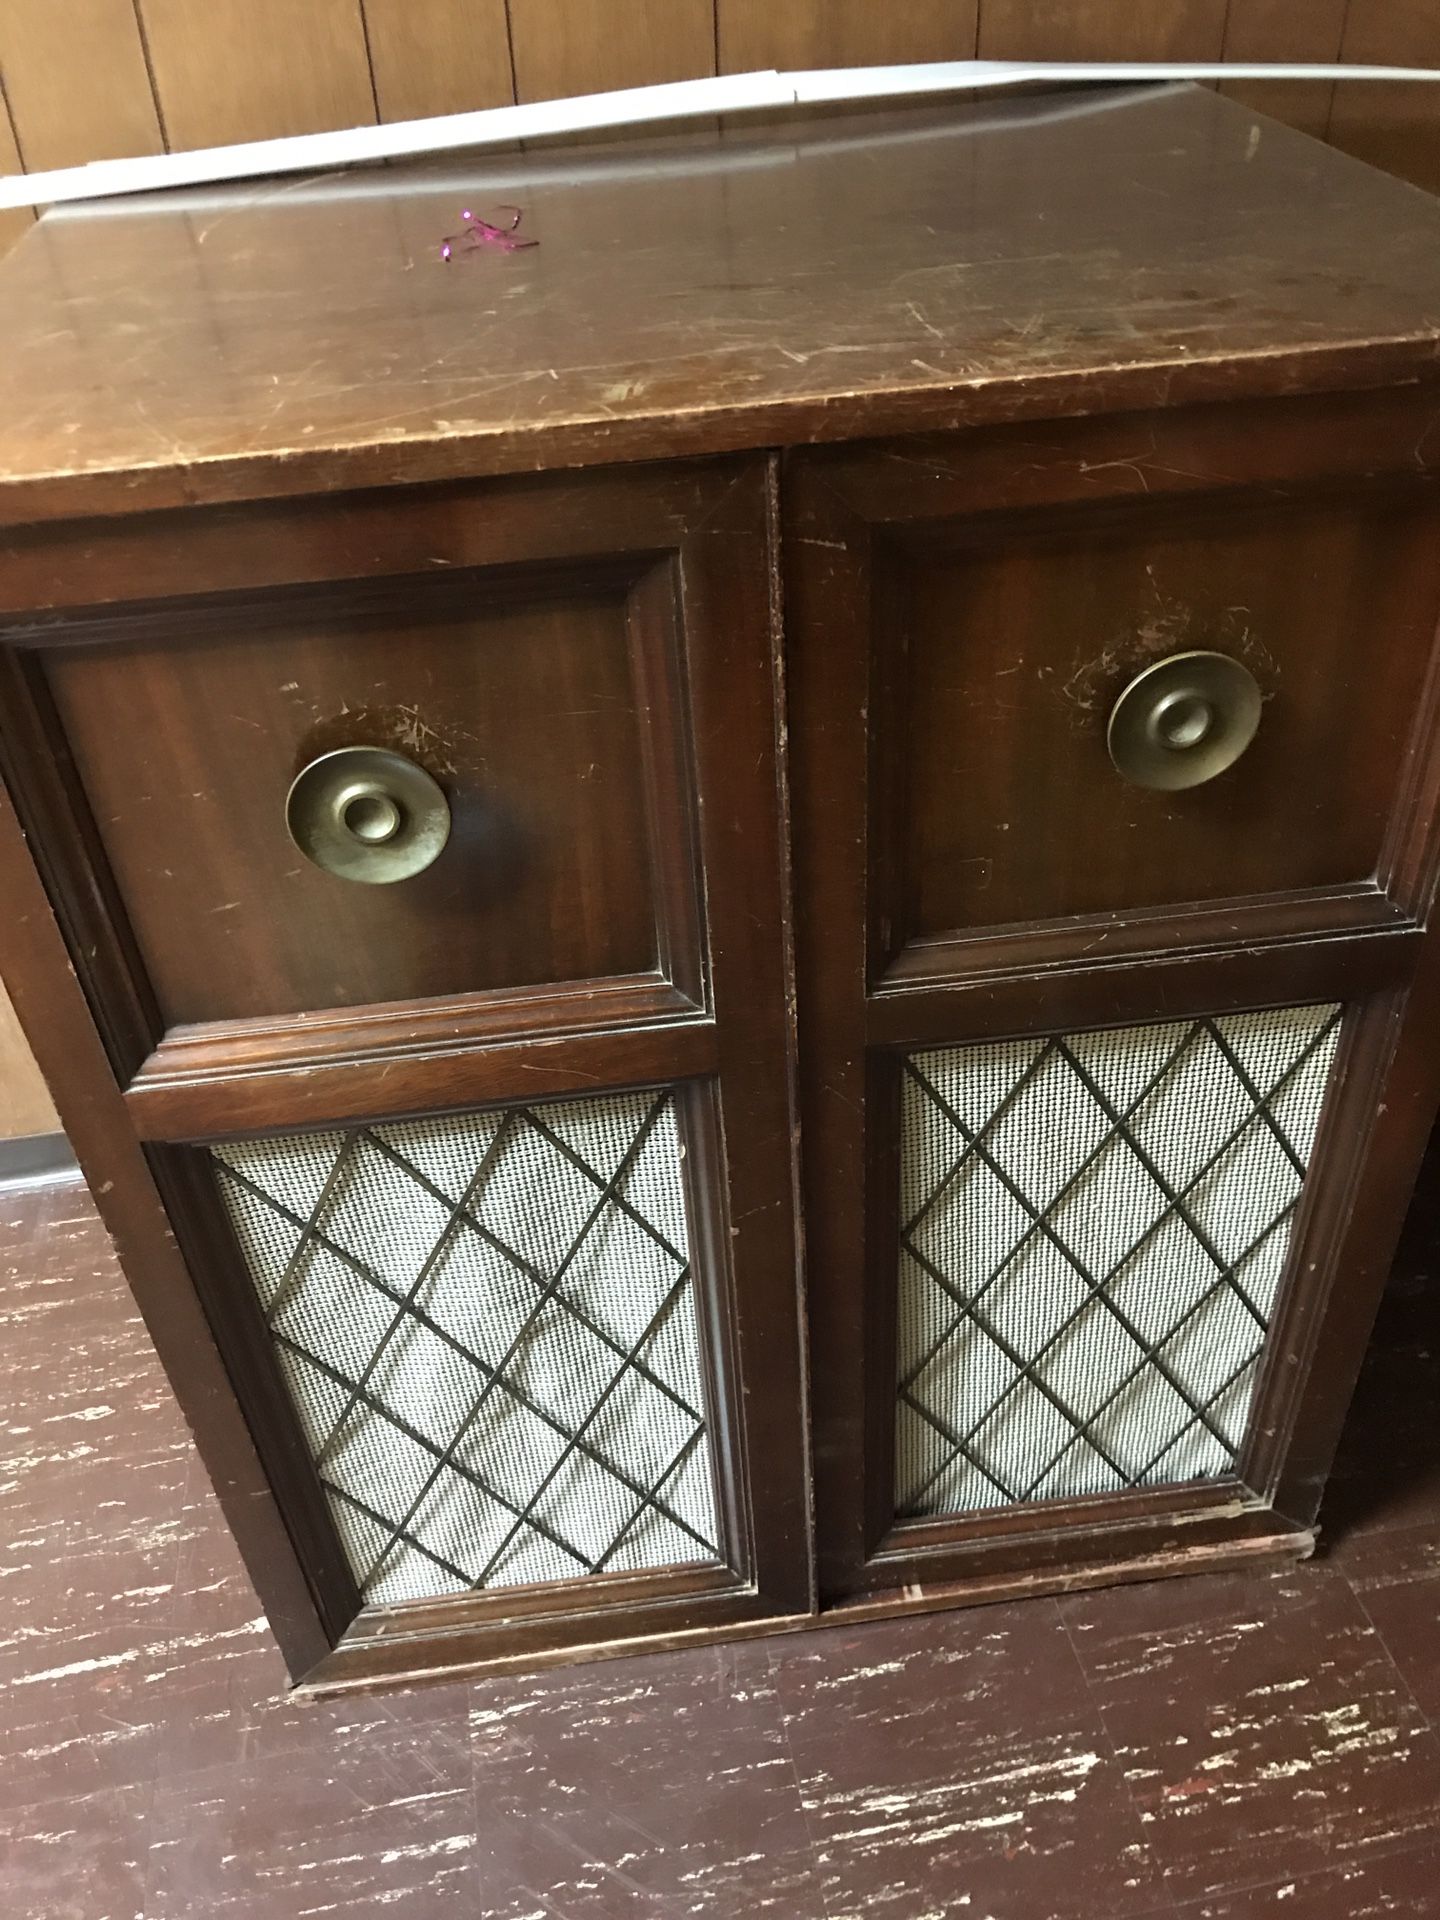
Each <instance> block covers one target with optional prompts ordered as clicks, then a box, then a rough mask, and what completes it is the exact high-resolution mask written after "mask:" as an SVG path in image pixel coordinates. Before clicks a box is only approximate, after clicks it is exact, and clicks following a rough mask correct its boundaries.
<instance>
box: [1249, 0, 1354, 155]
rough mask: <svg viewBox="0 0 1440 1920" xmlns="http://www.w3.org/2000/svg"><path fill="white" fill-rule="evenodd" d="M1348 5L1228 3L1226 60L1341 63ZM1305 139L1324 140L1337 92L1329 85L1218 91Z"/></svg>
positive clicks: (1262, 0) (1277, 0) (1324, 0)
mask: <svg viewBox="0 0 1440 1920" xmlns="http://www.w3.org/2000/svg"><path fill="white" fill-rule="evenodd" d="M1345 6H1346V0H1305V4H1304V5H1303V6H1296V4H1295V0H1230V18H1229V21H1228V23H1227V25H1226V28H1225V58H1226V59H1227V60H1280V61H1289V60H1315V61H1335V60H1338V59H1339V58H1340V38H1341V35H1342V34H1343V33H1344V31H1345ZM1220 91H1221V92H1222V93H1226V94H1228V95H1229V96H1230V98H1231V99H1232V100H1240V101H1243V102H1244V104H1245V105H1246V106H1249V107H1254V108H1255V109H1256V111H1257V112H1259V113H1268V114H1270V115H1271V116H1272V117H1273V118H1274V119H1276V120H1284V121H1286V122H1287V123H1288V124H1289V125H1290V126H1292V127H1300V128H1302V129H1303V130H1304V131H1305V132H1306V133H1313V134H1315V135H1317V136H1319V137H1320V138H1323V137H1324V134H1325V129H1326V127H1327V126H1328V124H1329V121H1330V100H1331V96H1332V94H1333V93H1334V91H1335V89H1334V87H1333V85H1332V84H1331V82H1329V81H1328V80H1317V81H1314V82H1313V83H1312V82H1309V81H1277V82H1274V83H1270V82H1266V81H1263V80H1258V81H1257V80H1252V81H1248V82H1247V81H1235V82H1233V83H1232V84H1230V85H1228V86H1224V87H1222V88H1221V89H1220Z"/></svg>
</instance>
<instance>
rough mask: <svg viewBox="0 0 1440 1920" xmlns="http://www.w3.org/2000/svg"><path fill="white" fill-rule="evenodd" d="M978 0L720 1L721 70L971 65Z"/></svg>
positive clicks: (717, 28)
mask: <svg viewBox="0 0 1440 1920" xmlns="http://www.w3.org/2000/svg"><path fill="white" fill-rule="evenodd" d="M979 18H980V0H890V4H888V5H876V3H875V0H789V4H786V5H780V6H777V5H776V4H775V0H716V45H717V46H718V48H719V54H720V71H721V72H722V73H748V72H751V71H753V70H756V69H763V68H766V67H778V68H779V69H780V70H781V71H782V72H783V71H784V70H785V69H786V68H788V67H797V68H804V67H859V66H867V65H871V64H874V65H888V64H891V63H903V62H905V61H908V60H968V59H969V58H971V56H972V55H973V54H974V52H975V35H976V31H977V29H978V26H979Z"/></svg>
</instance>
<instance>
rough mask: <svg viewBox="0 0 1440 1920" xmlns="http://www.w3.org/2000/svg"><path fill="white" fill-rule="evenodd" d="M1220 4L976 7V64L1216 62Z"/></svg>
mask: <svg viewBox="0 0 1440 1920" xmlns="http://www.w3.org/2000/svg"><path fill="white" fill-rule="evenodd" d="M1225 8H1226V0H1123V4H1117V0H983V5H982V7H981V10H980V42H979V45H980V58H981V59H982V60H1218V59H1219V58H1220V54H1221V50H1222V48H1223V46H1224V43H1225Z"/></svg>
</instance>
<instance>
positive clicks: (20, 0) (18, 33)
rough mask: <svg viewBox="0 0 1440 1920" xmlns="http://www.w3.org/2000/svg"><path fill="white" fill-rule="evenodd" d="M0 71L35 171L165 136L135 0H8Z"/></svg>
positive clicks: (0, 29)
mask: <svg viewBox="0 0 1440 1920" xmlns="http://www.w3.org/2000/svg"><path fill="white" fill-rule="evenodd" d="M0 74H3V75H4V80H5V92H6V96H7V98H8V99H9V102H10V112H11V114H12V116H13V118H14V121H15V132H16V136H17V138H18V139H19V142H20V149H21V151H22V153H23V154H24V156H25V165H26V167H27V168H28V169H29V171H30V172H32V173H34V172H37V171H39V170H41V169H43V168H48V167H72V166H78V165H80V163H81V162H82V161H86V160H103V159H109V158H111V157H115V156H119V155H123V154H133V153H159V152H160V150H161V148H162V147H163V145H164V141H163V139H162V136H161V129H160V122H159V119H158V117H157V115H156V112H155V101H154V98H153V96H152V94H151V91H150V77H149V75H148V74H147V72H146V70H145V53H144V48H143V47H142V45H141V41H140V30H139V27H138V25H137V23H136V17H135V8H134V5H133V4H132V0H0Z"/></svg>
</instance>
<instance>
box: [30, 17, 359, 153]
mask: <svg viewBox="0 0 1440 1920" xmlns="http://www.w3.org/2000/svg"><path fill="white" fill-rule="evenodd" d="M140 5H141V15H142V18H143V20H144V22H145V32H146V37H147V39H148V41H149V46H150V64H151V67H152V69H153V71H154V75H155V86H156V90H157V92H158V94H159V97H160V109H161V112H162V114H163V115H164V119H165V131H166V133H167V134H168V136H169V140H170V144H171V146H172V147H206V146H223V145H224V144H225V143H226V142H228V141H232V140H268V139H274V138H276V137H278V136H279V135H281V134H286V133H318V132H320V131H321V130H322V129H324V128H327V127H353V126H360V125H362V124H364V123H367V122H373V120H374V118H375V96H374V91H373V89H372V87H371V84H370V63H369V60H368V58H367V56H366V52H365V28H364V25H363V22H362V18H361V14H360V0H140ZM20 137H21V142H22V144H23V143H24V137H25V136H24V132H23V129H22V132H21V136H20Z"/></svg>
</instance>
